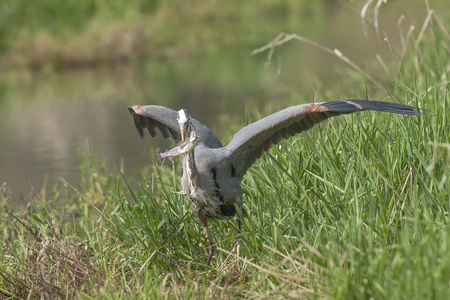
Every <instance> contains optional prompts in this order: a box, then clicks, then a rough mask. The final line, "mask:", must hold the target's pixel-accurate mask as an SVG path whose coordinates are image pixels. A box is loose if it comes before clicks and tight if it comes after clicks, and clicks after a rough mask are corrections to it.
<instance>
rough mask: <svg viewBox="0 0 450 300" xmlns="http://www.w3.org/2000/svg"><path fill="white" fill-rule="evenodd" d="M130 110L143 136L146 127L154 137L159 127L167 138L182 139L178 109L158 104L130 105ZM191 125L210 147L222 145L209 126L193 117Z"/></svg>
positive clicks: (201, 139)
mask: <svg viewBox="0 0 450 300" xmlns="http://www.w3.org/2000/svg"><path fill="white" fill-rule="evenodd" d="M128 110H129V111H130V113H131V114H132V115H133V118H134V124H135V125H136V129H137V130H138V132H139V135H140V137H141V138H143V137H144V132H145V129H147V130H148V132H149V133H150V135H151V136H152V137H155V136H156V128H158V129H159V131H160V132H161V134H162V136H163V137H164V138H165V139H167V138H170V136H172V137H173V138H174V139H175V140H178V139H180V126H179V125H178V121H177V117H178V113H177V112H176V111H174V110H172V109H170V108H167V107H164V106H158V105H133V106H129V107H128ZM191 125H192V128H193V129H194V130H195V133H196V134H197V137H198V140H199V141H200V142H202V143H204V144H205V145H206V146H208V147H210V148H220V147H222V143H221V142H220V140H219V139H218V138H217V137H216V135H215V134H214V133H213V132H212V131H211V130H210V129H209V128H208V127H206V126H205V125H203V124H202V123H200V122H199V121H197V120H195V119H193V118H191Z"/></svg>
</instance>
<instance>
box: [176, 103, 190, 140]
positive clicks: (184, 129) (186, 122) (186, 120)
mask: <svg viewBox="0 0 450 300" xmlns="http://www.w3.org/2000/svg"><path fill="white" fill-rule="evenodd" d="M177 120H178V124H179V125H180V133H181V141H183V142H184V141H186V140H187V139H188V135H189V132H190V131H191V115H190V114H189V111H188V110H187V109H184V108H183V109H180V110H179V111H178V118H177Z"/></svg>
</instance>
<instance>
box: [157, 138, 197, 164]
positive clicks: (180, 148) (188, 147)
mask: <svg viewBox="0 0 450 300" xmlns="http://www.w3.org/2000/svg"><path fill="white" fill-rule="evenodd" d="M197 142H198V140H197V135H196V134H195V131H191V134H190V136H189V140H187V141H184V142H181V143H179V144H178V145H177V146H176V147H174V148H172V149H170V150H168V151H166V152H163V153H158V154H157V156H158V158H159V159H163V158H167V157H168V158H170V159H172V158H174V157H177V156H180V155H184V154H188V153H190V152H192V151H193V150H194V148H195V146H197Z"/></svg>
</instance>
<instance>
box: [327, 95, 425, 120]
mask: <svg viewBox="0 0 450 300" xmlns="http://www.w3.org/2000/svg"><path fill="white" fill-rule="evenodd" d="M320 105H322V106H324V107H326V108H328V110H329V111H334V112H342V113H346V112H347V113H352V112H357V111H363V110H373V111H382V112H389V113H395V114H401V115H412V116H431V115H430V114H427V113H424V112H429V110H427V109H423V108H419V107H414V106H409V105H405V104H400V103H393V102H384V101H370V100H353V99H351V100H350V99H349V100H338V101H330V102H322V103H320Z"/></svg>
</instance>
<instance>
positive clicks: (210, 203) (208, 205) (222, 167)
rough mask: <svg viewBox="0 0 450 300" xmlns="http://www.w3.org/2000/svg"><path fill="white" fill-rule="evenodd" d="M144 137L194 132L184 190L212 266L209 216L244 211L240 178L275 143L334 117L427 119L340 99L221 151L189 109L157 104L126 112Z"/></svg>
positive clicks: (286, 113)
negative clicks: (376, 114) (367, 113)
mask: <svg viewBox="0 0 450 300" xmlns="http://www.w3.org/2000/svg"><path fill="white" fill-rule="evenodd" d="M128 110H129V111H130V113H131V114H132V115H133V118H134V123H135V125H136V128H137V130H138V132H139V135H140V136H141V138H143V137H144V130H145V129H147V130H148V132H149V133H150V135H151V136H152V137H155V135H156V128H158V129H159V131H160V132H161V134H162V136H163V137H164V138H169V137H173V138H174V139H180V138H181V140H182V141H185V140H186V139H187V136H188V135H189V133H190V131H191V126H192V128H193V130H194V131H195V133H196V139H198V142H199V143H198V144H196V145H194V146H193V147H192V148H189V150H188V151H185V152H183V153H179V154H183V155H184V157H183V175H182V178H181V185H182V188H183V193H184V194H186V195H187V196H188V197H189V198H190V200H191V201H192V204H193V206H194V210H195V212H196V213H197V216H198V218H199V219H200V222H201V223H202V224H203V226H204V227H205V230H206V237H207V239H208V243H209V256H208V260H207V262H206V263H207V265H209V264H210V262H211V258H212V256H213V253H214V249H215V247H214V243H213V239H212V237H211V233H210V231H209V229H208V217H211V218H217V219H229V218H231V217H233V216H234V215H235V214H236V212H237V209H239V210H240V211H241V213H242V215H243V216H244V217H245V216H246V215H247V213H246V211H245V209H244V208H243V206H242V203H243V202H242V196H243V193H242V189H241V179H242V177H243V176H244V174H245V173H246V172H247V170H248V169H249V168H250V167H251V166H252V164H253V163H254V162H255V161H256V160H257V159H259V158H260V157H261V155H263V154H264V153H265V152H266V151H268V150H269V149H270V148H271V147H272V146H273V145H274V144H277V143H278V142H280V141H281V140H282V139H287V138H289V137H291V136H293V135H296V134H298V133H300V132H303V131H306V130H308V129H310V128H311V127H313V126H314V125H316V124H318V123H320V122H322V121H324V120H326V119H328V118H331V117H334V116H339V115H342V114H350V113H354V112H358V111H363V110H373V111H382V112H389V113H395V114H404V115H416V116H418V115H423V114H422V113H421V112H420V111H421V109H419V108H417V107H412V106H408V105H403V104H396V103H390V102H382V101H368V100H339V101H330V102H321V103H309V104H301V105H296V106H291V107H288V108H286V109H283V110H280V111H278V112H276V113H274V114H272V115H269V116H267V117H265V118H263V119H261V120H259V121H257V122H254V123H252V124H250V125H247V126H245V127H243V128H242V129H241V130H239V131H238V132H237V133H236V134H235V135H234V136H233V138H232V140H231V141H230V143H229V144H228V145H226V146H223V145H222V143H221V142H220V140H219V139H218V138H217V136H216V135H215V134H214V133H213V132H212V131H211V130H210V129H209V128H208V127H206V126H205V125H203V124H202V123H200V122H199V121H197V120H196V119H194V118H191V117H190V115H189V112H188V111H187V110H185V109H182V110H180V111H179V112H176V111H174V110H172V109H169V108H166V107H163V106H156V105H145V106H142V105H133V106H130V107H129V108H128ZM239 225H240V220H239Z"/></svg>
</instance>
